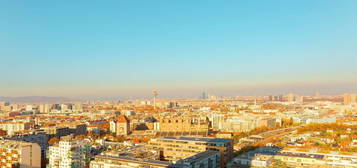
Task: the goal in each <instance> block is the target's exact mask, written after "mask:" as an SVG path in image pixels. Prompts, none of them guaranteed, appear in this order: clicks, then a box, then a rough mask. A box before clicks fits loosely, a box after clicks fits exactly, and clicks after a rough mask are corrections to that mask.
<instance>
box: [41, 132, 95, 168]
mask: <svg viewBox="0 0 357 168" xmlns="http://www.w3.org/2000/svg"><path fill="white" fill-rule="evenodd" d="M48 157H49V165H48V166H49V168H82V167H86V166H88V165H89V161H90V143H89V142H88V141H87V140H78V139H74V137H73V135H68V136H64V137H62V138H61V140H60V141H59V143H58V144H55V145H54V146H50V147H49V153H48Z"/></svg>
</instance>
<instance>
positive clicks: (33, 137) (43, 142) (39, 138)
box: [11, 133, 50, 159]
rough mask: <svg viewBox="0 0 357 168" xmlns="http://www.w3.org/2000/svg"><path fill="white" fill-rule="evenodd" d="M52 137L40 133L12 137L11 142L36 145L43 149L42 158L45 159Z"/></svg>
mask: <svg viewBox="0 0 357 168" xmlns="http://www.w3.org/2000/svg"><path fill="white" fill-rule="evenodd" d="M49 139H50V136H49V135H48V134H43V133H38V134H25V135H18V136H14V137H11V140H16V141H24V142H31V143H36V144H38V145H39V146H40V147H41V156H42V158H43V159H45V158H46V152H47V150H48V147H49V145H48V143H47V142H48V140H49Z"/></svg>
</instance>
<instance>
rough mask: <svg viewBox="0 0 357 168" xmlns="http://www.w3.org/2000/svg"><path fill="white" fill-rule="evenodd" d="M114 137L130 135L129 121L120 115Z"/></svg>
mask: <svg viewBox="0 0 357 168" xmlns="http://www.w3.org/2000/svg"><path fill="white" fill-rule="evenodd" d="M115 127H116V135H117V136H121V135H124V136H126V135H129V133H130V121H129V119H128V118H127V117H126V116H125V115H120V116H119V117H118V120H117V122H116V126H115Z"/></svg>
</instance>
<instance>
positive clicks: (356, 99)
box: [343, 94, 357, 105]
mask: <svg viewBox="0 0 357 168" xmlns="http://www.w3.org/2000/svg"><path fill="white" fill-rule="evenodd" d="M353 103H357V94H344V95H343V104H345V105H348V104H353Z"/></svg>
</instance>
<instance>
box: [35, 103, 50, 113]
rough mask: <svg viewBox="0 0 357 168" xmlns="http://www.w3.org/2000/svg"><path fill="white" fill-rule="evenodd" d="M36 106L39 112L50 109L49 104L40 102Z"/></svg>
mask: <svg viewBox="0 0 357 168" xmlns="http://www.w3.org/2000/svg"><path fill="white" fill-rule="evenodd" d="M38 108H39V109H38V111H39V112H40V113H49V112H50V110H51V106H50V105H49V104H40V105H39V107H38Z"/></svg>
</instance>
